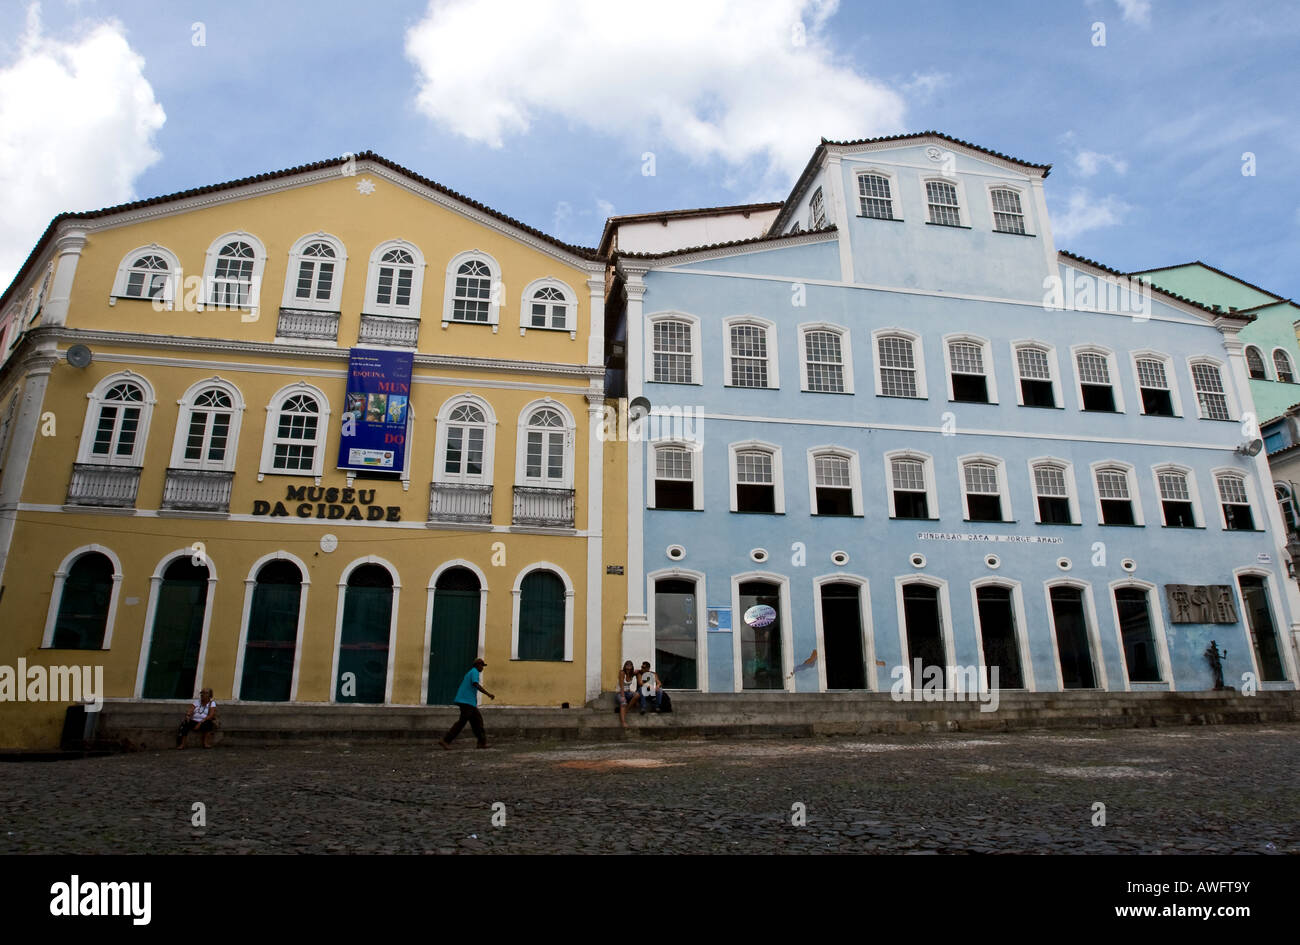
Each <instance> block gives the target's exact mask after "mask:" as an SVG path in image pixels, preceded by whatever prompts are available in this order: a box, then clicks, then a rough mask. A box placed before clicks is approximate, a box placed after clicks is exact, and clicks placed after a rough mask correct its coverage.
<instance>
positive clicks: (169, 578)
mask: <svg viewBox="0 0 1300 945" xmlns="http://www.w3.org/2000/svg"><path fill="white" fill-rule="evenodd" d="M208 576H209V575H208V568H207V566H206V565H195V564H194V563H193V560H192V559H191V558H177V559H176V560H175V561H173V562H172V563H171V564H169V565H168V566H167V570H166V571H164V572H163V578H162V583H161V584H160V585H159V586H158V599H157V602H156V604H155V606H154V617H153V632H152V633H151V634H150V642H149V665H148V667H147V669H146V670H145V677H144V698H146V699H193V698H194V679H195V676H196V675H197V673H198V668H199V649H200V647H201V645H202V643H203V618H204V617H205V616H206V614H207V608H208Z"/></svg>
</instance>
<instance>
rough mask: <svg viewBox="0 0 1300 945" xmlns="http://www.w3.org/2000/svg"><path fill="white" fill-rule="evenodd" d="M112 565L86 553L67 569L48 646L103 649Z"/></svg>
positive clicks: (111, 590)
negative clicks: (52, 633)
mask: <svg viewBox="0 0 1300 945" xmlns="http://www.w3.org/2000/svg"><path fill="white" fill-rule="evenodd" d="M113 576H114V568H113V562H112V561H111V560H110V559H109V558H108V556H107V555H104V554H100V553H99V552H93V551H92V552H89V553H87V554H83V555H81V556H80V557H79V558H77V560H76V561H74V562H73V563H72V567H70V568H68V573H67V577H66V578H64V581H63V588H62V593H61V594H60V596H59V611H58V616H56V617H55V619H54V635H53V638H52V640H51V642H50V645H51V646H52V647H54V649H56V650H98V649H102V648H103V646H104V633H105V630H106V629H107V627H108V615H109V606H110V604H111V602H112V599H113V586H114V582H113Z"/></svg>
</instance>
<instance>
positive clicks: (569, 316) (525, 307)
mask: <svg viewBox="0 0 1300 945" xmlns="http://www.w3.org/2000/svg"><path fill="white" fill-rule="evenodd" d="M542 289H555V290H556V291H557V292H559V293H560V294H561V295H563V296H564V327H563V328H553V327H551V326H550V325H546V326H544V327H540V328H539V327H537V326H536V325H533V324H532V319H533V296H534V295H535V294H536V293H538V292H540V291H541V290H542ZM577 300H578V296H577V294H576V293H575V292H574V291H573V289H572V288H571V287H570V286H569V284H568V283H567V282H564V281H563V280H561V279H556V278H555V277H554V276H547V277H546V278H544V279H534V280H533V281H532V282H530V283H528V285H526V286H524V292H523V295H522V296H521V297H520V300H519V334H520V336H521V337H522V336H524V335H526V334H528V332H529V331H567V332H568V333H569V338H570V340H572V339H576V338H577V337H578V301H577ZM547 304H548V305H555V304H556V303H555V302H554V301H551V302H548V303H547ZM467 324H468V323H467Z"/></svg>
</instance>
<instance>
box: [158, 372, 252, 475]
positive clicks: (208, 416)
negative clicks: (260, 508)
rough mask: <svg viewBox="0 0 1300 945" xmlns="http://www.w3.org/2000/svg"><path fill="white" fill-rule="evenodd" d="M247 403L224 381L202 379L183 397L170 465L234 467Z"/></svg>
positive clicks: (228, 469)
mask: <svg viewBox="0 0 1300 945" xmlns="http://www.w3.org/2000/svg"><path fill="white" fill-rule="evenodd" d="M243 411H244V402H243V399H242V398H241V397H240V396H239V392H238V391H237V390H236V389H235V388H234V387H233V386H232V385H230V384H228V383H227V382H225V381H218V380H212V381H203V382H200V383H199V384H196V385H194V386H193V387H191V388H190V389H189V390H188V391H186V393H185V396H184V397H183V398H181V411H180V419H179V421H178V422H177V424H176V442H175V444H174V445H173V447H172V461H171V465H172V466H173V467H174V468H178V469H180V468H185V469H219V470H225V471H231V470H233V469H234V468H235V448H236V446H237V445H238V439H239V421H240V418H241V417H242V415H243Z"/></svg>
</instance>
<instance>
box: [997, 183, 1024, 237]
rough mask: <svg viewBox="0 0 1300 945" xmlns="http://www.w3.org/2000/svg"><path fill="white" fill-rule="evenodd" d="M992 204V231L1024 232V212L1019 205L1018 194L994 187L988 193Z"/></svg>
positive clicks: (1006, 188)
mask: <svg viewBox="0 0 1300 945" xmlns="http://www.w3.org/2000/svg"><path fill="white" fill-rule="evenodd" d="M989 199H990V200H991V201H992V202H993V229H995V230H996V231H997V232H999V233H1019V234H1021V235H1023V234H1024V232H1025V211H1024V208H1023V207H1022V206H1021V204H1020V194H1018V193H1016V192H1015V191H1014V190H1011V189H1010V188H1009V187H995V188H993V189H992V190H991V191H989Z"/></svg>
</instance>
